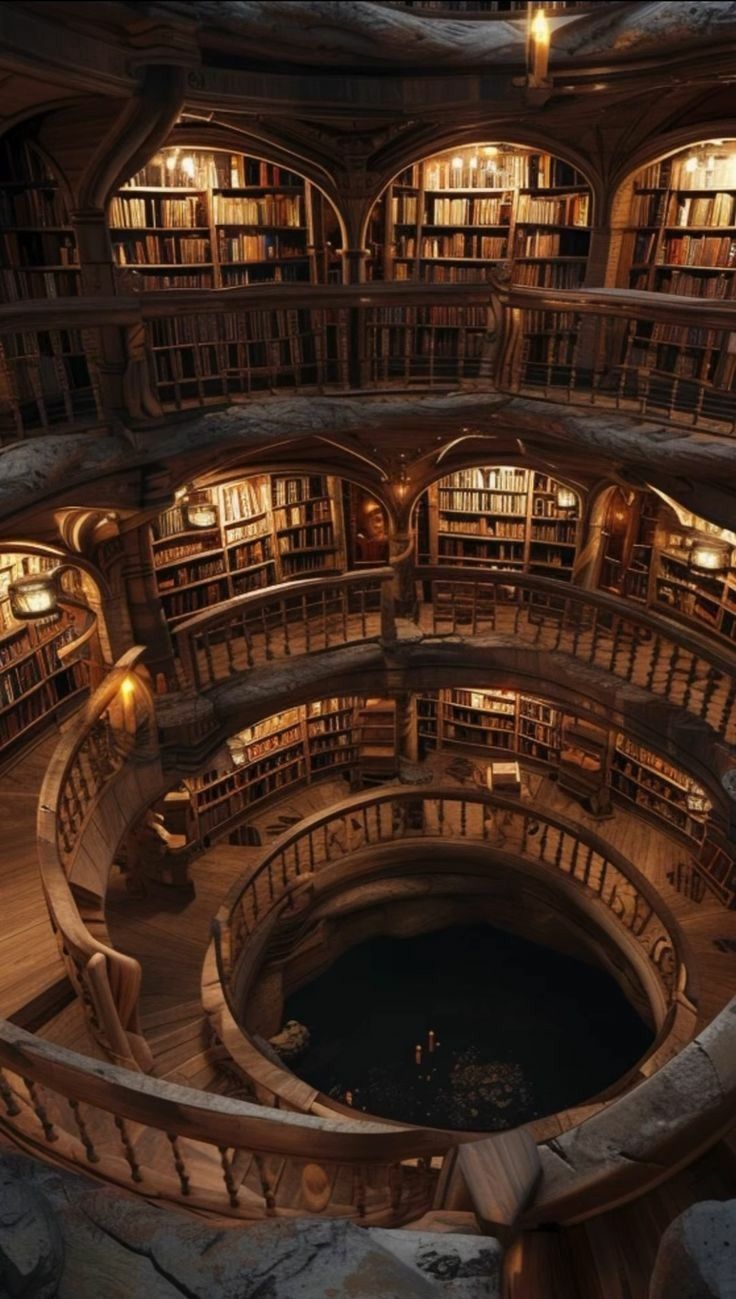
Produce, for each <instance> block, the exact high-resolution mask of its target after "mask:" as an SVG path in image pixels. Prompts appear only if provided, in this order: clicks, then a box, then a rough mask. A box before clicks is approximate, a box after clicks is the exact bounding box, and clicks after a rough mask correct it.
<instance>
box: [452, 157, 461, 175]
mask: <svg viewBox="0 0 736 1299" xmlns="http://www.w3.org/2000/svg"><path fill="white" fill-rule="evenodd" d="M462 165H463V160H462V158H460V157H457V156H456V157H454V158H453V160H452V162H451V163H450V166H451V167H452V168H453V170H454V171H461V170H462Z"/></svg>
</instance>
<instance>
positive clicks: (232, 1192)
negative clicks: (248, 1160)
mask: <svg viewBox="0 0 736 1299" xmlns="http://www.w3.org/2000/svg"><path fill="white" fill-rule="evenodd" d="M217 1149H218V1150H219V1152H220V1163H221V1165H222V1179H223V1181H224V1183H225V1190H226V1191H227V1198H228V1200H229V1201H230V1205H231V1208H233V1209H237V1207H238V1187H237V1185H236V1183H235V1178H234V1177H233V1169H232V1164H231V1162H230V1159H229V1158H228V1153H227V1146H218V1147H217ZM256 1158H257V1157H256Z"/></svg>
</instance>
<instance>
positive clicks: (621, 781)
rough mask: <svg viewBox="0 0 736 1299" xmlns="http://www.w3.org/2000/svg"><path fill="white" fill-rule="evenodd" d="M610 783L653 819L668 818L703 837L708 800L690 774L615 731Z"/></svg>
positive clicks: (678, 827)
mask: <svg viewBox="0 0 736 1299" xmlns="http://www.w3.org/2000/svg"><path fill="white" fill-rule="evenodd" d="M611 786H612V789H613V790H614V791H615V792H616V794H617V795H618V797H619V798H621V799H623V800H625V801H626V802H627V803H633V804H634V805H635V807H636V808H637V810H639V811H642V812H643V813H644V814H645V815H649V816H650V817H653V818H654V819H656V820H660V821H668V822H669V823H670V824H671V825H673V826H674V827H675V829H676V830H678V831H679V833H680V834H682V835H685V836H686V837H687V838H688V839H692V840H693V841H694V842H695V843H696V844H702V843H704V841H705V835H706V826H707V820H708V813H709V811H710V808H711V804H710V802H709V800H708V798H707V797H706V794H705V791H704V790H703V789H702V788H701V787H700V785H698V784H696V782H695V781H694V780H692V779H691V777H690V776H687V775H686V774H685V772H683V771H681V770H680V769H679V768H678V767H675V766H673V765H672V763H671V762H668V761H666V760H665V759H664V758H660V757H659V756H658V754H656V753H652V751H651V750H650V749H646V748H644V746H643V745H641V744H637V743H636V742H635V741H634V740H631V739H629V738H627V736H625V735H623V734H622V733H621V732H618V733H617V735H616V738H615V746H614V749H613V758H612V764H611Z"/></svg>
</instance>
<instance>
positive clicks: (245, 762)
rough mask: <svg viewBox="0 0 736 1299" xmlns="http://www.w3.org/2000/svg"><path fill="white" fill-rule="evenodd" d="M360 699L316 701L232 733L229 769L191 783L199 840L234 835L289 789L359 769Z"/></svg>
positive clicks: (196, 779) (229, 744)
mask: <svg viewBox="0 0 736 1299" xmlns="http://www.w3.org/2000/svg"><path fill="white" fill-rule="evenodd" d="M358 702H359V701H357V700H354V699H351V698H345V697H341V696H336V697H334V698H328V699H321V700H317V701H316V702H313V703H310V704H305V705H300V706H299V707H297V708H290V709H288V710H287V711H286V712H283V713H276V714H275V715H274V716H272V717H269V718H266V719H265V720H264V721H262V722H258V723H257V724H256V725H254V726H249V727H247V728H246V729H245V730H243V731H240V732H239V733H238V734H237V735H234V736H232V737H231V738H230V739H229V740H228V741H227V749H228V769H227V770H225V771H223V770H214V771H210V772H208V773H206V774H205V775H203V776H201V777H196V778H192V779H190V780H187V781H186V786H187V788H188V790H189V793H190V798H191V800H192V806H193V809H194V815H195V825H196V832H195V833H196V837H197V839H199V840H200V842H212V841H214V840H215V839H218V838H222V837H223V836H225V835H230V834H232V833H234V832H235V830H236V827H237V825H238V823H239V822H240V821H242V819H243V818H244V817H246V816H247V815H248V813H249V812H250V811H251V810H257V809H258V808H259V807H260V806H261V805H263V804H264V803H266V802H267V801H268V800H269V799H270V798H273V797H277V796H278V795H279V794H281V793H282V792H283V791H284V790H285V789H288V788H292V787H295V786H297V785H301V784H305V783H310V782H312V781H314V780H320V779H327V778H330V777H332V776H342V775H344V774H345V773H346V772H347V771H349V770H350V768H351V767H354V766H355V764H356V762H357V735H356V721H355V719H356V707H357V704H358Z"/></svg>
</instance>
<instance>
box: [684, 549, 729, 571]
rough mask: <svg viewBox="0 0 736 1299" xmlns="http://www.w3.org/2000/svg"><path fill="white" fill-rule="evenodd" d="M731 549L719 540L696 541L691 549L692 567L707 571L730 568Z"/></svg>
mask: <svg viewBox="0 0 736 1299" xmlns="http://www.w3.org/2000/svg"><path fill="white" fill-rule="evenodd" d="M729 559H730V550H729V547H728V546H724V545H723V544H722V543H721V542H718V541H696V542H694V544H693V547H692V549H691V551H690V566H691V568H699V569H701V570H702V571H703V572H705V573H720V572H722V571H723V570H724V569H725V568H728V565H729Z"/></svg>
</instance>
